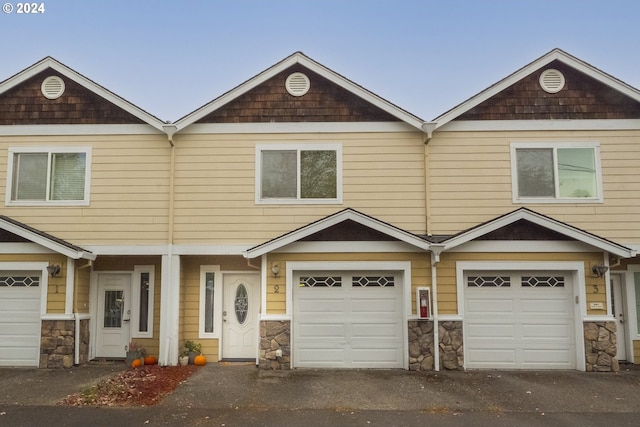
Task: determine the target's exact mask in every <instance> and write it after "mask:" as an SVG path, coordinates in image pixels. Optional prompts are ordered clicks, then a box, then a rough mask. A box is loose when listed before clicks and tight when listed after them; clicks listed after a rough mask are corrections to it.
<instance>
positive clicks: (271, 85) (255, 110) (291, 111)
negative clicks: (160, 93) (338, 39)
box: [197, 66, 398, 123]
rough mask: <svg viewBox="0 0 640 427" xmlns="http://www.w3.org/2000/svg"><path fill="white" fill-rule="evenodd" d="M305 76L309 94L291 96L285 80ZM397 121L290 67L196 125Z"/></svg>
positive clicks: (331, 84)
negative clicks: (307, 78) (292, 75)
mask: <svg viewBox="0 0 640 427" xmlns="http://www.w3.org/2000/svg"><path fill="white" fill-rule="evenodd" d="M294 72H302V73H305V74H306V75H307V76H308V77H309V79H310V81H311V87H310V89H309V92H307V94H305V95H304V96H301V97H295V96H292V95H290V94H289V93H288V92H287V90H286V88H285V80H286V79H287V77H288V76H289V75H290V74H291V73H294ZM367 121H373V122H376V121H398V119H397V118H395V117H394V116H392V115H391V114H388V113H386V112H385V111H382V110H381V109H379V108H377V107H375V106H374V105H372V104H369V103H368V102H365V101H364V100H362V99H361V98H359V97H357V96H355V95H353V94H352V93H350V92H348V91H347V90H345V89H342V88H341V87H339V86H337V85H335V84H333V83H331V82H330V81H329V80H327V79H325V78H324V77H321V76H320V75H318V74H316V73H314V72H312V71H310V70H308V69H306V68H304V67H302V66H293V67H290V68H289V69H287V70H285V71H283V72H281V73H279V74H277V75H276V76H274V77H273V78H271V79H269V80H268V81H266V82H264V83H262V84H261V85H259V86H257V87H255V88H253V89H252V90H250V91H249V92H247V93H245V94H243V95H241V96H239V97H238V98H236V99H234V100H233V101H231V102H229V103H228V104H226V105H224V106H222V107H221V108H219V109H218V110H216V111H213V112H212V113H210V114H208V115H207V116H205V117H204V118H202V119H200V120H199V121H198V122H197V123H260V122H367Z"/></svg>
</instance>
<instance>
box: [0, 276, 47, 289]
mask: <svg viewBox="0 0 640 427" xmlns="http://www.w3.org/2000/svg"><path fill="white" fill-rule="evenodd" d="M0 286H7V287H10V288H11V287H19V286H23V287H27V288H30V287H36V286H40V276H24V275H21V276H0Z"/></svg>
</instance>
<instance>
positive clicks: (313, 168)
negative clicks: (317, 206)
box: [256, 144, 342, 204]
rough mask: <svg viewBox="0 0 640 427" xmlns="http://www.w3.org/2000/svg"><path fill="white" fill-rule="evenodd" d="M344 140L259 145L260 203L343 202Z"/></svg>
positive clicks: (257, 173)
mask: <svg viewBox="0 0 640 427" xmlns="http://www.w3.org/2000/svg"><path fill="white" fill-rule="evenodd" d="M341 202H342V147H341V145H340V144H304V145H302V144H299V145H295V144H274V145H257V146H256V203H300V204H305V203H306V204H312V203H341Z"/></svg>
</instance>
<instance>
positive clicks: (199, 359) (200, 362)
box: [193, 354, 207, 366]
mask: <svg viewBox="0 0 640 427" xmlns="http://www.w3.org/2000/svg"><path fill="white" fill-rule="evenodd" d="M193 364H194V365H196V366H204V365H206V364H207V358H206V357H204V354H199V355H197V356H196V357H194V358H193Z"/></svg>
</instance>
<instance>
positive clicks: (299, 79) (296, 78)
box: [285, 73, 311, 96]
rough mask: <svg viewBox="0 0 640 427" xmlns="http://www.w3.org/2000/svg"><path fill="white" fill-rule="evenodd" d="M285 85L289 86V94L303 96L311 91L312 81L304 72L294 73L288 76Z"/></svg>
mask: <svg viewBox="0 0 640 427" xmlns="http://www.w3.org/2000/svg"><path fill="white" fill-rule="evenodd" d="M285 86H286V88H287V92H289V95H293V96H302V95H304V94H306V93H307V92H309V87H311V82H310V81H309V77H307V76H306V75H304V74H302V73H293V74H291V75H290V76H289V77H287V81H286V82H285Z"/></svg>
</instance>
